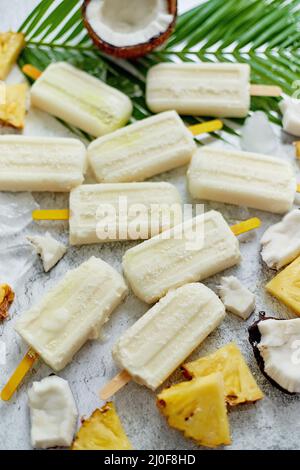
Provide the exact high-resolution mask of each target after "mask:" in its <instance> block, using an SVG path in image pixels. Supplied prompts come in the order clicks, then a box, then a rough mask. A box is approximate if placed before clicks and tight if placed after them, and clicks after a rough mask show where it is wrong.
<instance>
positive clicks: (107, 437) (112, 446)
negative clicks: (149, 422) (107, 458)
mask: <svg viewBox="0 0 300 470" xmlns="http://www.w3.org/2000/svg"><path fill="white" fill-rule="evenodd" d="M71 450H132V445H131V443H130V441H129V439H128V437H127V436H126V434H125V431H124V429H123V426H122V424H121V421H120V419H119V417H118V415H117V412H116V409H115V406H114V404H113V403H112V402H108V403H106V404H105V405H104V406H102V408H100V409H98V408H97V409H96V410H95V411H94V412H93V414H92V415H91V416H90V418H88V419H87V420H84V421H83V422H82V426H81V428H80V429H79V431H78V433H77V435H76V437H75V440H74V442H73V444H72V447H71Z"/></svg>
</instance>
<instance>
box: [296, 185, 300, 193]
mask: <svg viewBox="0 0 300 470" xmlns="http://www.w3.org/2000/svg"><path fill="white" fill-rule="evenodd" d="M296 191H297V193H300V184H297V189H296Z"/></svg>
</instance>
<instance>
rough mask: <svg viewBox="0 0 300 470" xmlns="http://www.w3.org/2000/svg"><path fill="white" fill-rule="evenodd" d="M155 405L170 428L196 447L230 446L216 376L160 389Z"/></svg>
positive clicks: (221, 384)
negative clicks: (189, 439) (182, 434)
mask: <svg viewBox="0 0 300 470" xmlns="http://www.w3.org/2000/svg"><path fill="white" fill-rule="evenodd" d="M157 405H158V407H159V409H160V411H161V412H162V413H163V414H164V415H165V416H166V417H167V419H168V423H169V425H170V426H171V427H173V428H175V429H179V430H180V431H183V432H184V435H185V436H186V437H191V438H192V439H195V440H196V441H197V443H198V444H199V445H203V446H206V447H216V446H219V445H222V444H225V445H227V444H230V443H231V439H230V430H229V422H228V418H227V409H226V403H225V399H224V382H223V377H222V374H220V373H219V372H217V373H215V374H211V375H208V376H206V377H199V378H195V379H193V380H191V381H189V382H182V383H180V384H176V385H173V386H172V387H170V388H166V389H164V390H163V391H162V392H161V393H160V394H159V395H158V397H157Z"/></svg>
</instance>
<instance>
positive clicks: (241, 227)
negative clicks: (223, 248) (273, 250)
mask: <svg viewBox="0 0 300 470" xmlns="http://www.w3.org/2000/svg"><path fill="white" fill-rule="evenodd" d="M260 226H261V220H260V219H259V218H258V217H253V218H252V219H248V220H245V221H244V222H240V223H239V224H235V225H232V226H231V227H230V228H231V230H232V232H233V233H234V235H241V234H242V233H245V232H249V231H250V230H254V229H256V228H258V227H260Z"/></svg>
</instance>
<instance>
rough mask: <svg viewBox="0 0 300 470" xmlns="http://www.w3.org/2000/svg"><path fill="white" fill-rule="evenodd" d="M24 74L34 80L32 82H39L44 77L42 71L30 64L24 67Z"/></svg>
mask: <svg viewBox="0 0 300 470" xmlns="http://www.w3.org/2000/svg"><path fill="white" fill-rule="evenodd" d="M22 72H23V73H24V74H25V75H27V77H29V78H32V80H37V79H38V78H39V77H40V76H41V75H42V72H41V71H40V70H38V69H37V68H36V67H34V66H33V65H30V64H26V65H23V67H22Z"/></svg>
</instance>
